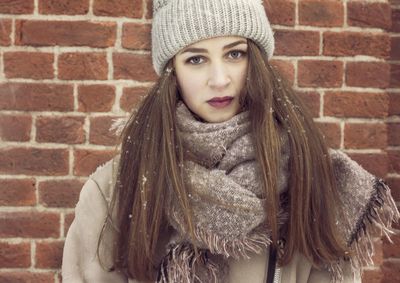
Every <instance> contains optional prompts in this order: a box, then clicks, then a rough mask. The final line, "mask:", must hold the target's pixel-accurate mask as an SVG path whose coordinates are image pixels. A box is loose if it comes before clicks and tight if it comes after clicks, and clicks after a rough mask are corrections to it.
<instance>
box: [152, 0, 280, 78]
mask: <svg viewBox="0 0 400 283" xmlns="http://www.w3.org/2000/svg"><path fill="white" fill-rule="evenodd" d="M217 36H242V37H245V38H249V39H252V40H254V41H255V42H256V43H257V44H258V45H259V46H260V47H261V48H263V49H264V50H265V51H266V53H267V55H268V58H271V57H272V55H273V53H274V36H273V31H272V29H271V26H270V23H269V21H268V18H267V16H266V13H265V9H264V6H263V5H262V1H261V0H154V1H153V23H152V59H153V67H154V69H155V71H156V73H157V74H158V75H160V74H161V73H162V71H163V69H164V67H165V65H166V64H167V62H168V60H169V59H171V58H173V57H174V56H175V54H176V53H178V52H179V50H181V49H182V48H184V47H186V46H188V45H190V44H193V43H195V42H197V41H200V40H203V39H207V38H212V37H217Z"/></svg>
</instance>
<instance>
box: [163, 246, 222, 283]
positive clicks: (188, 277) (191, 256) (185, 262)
mask: <svg viewBox="0 0 400 283" xmlns="http://www.w3.org/2000/svg"><path fill="white" fill-rule="evenodd" d="M196 267H200V268H202V269H204V270H205V271H206V273H205V274H206V278H205V280H206V281H203V280H202V278H200V277H199V276H198V275H196ZM217 274H218V266H217V265H216V264H214V263H213V262H212V261H211V260H210V259H209V258H208V255H207V251H206V250H200V251H198V252H197V253H196V251H195V250H194V248H193V246H192V245H191V244H189V243H179V244H175V245H171V247H170V249H169V252H168V254H167V255H166V256H165V257H164V259H163V260H162V262H161V265H160V269H159V274H158V278H157V283H173V282H182V283H183V282H185V283H186V282H187V283H189V282H196V283H203V282H204V283H211V282H215V283H217V282H218V279H217V278H218V277H217ZM203 279H204V278H203ZM210 280H212V281H210Z"/></svg>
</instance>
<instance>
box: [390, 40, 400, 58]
mask: <svg viewBox="0 0 400 283" xmlns="http://www.w3.org/2000/svg"><path fill="white" fill-rule="evenodd" d="M390 59H391V60H400V36H391V37H390Z"/></svg>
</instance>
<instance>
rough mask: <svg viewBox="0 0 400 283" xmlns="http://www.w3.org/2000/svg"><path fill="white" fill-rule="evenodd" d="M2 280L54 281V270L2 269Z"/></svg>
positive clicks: (46, 282)
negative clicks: (35, 271) (36, 271)
mask: <svg viewBox="0 0 400 283" xmlns="http://www.w3.org/2000/svg"><path fill="white" fill-rule="evenodd" d="M0 282H12V283H27V282H29V283H53V282H54V273H53V272H38V273H33V272H28V271H1V272H0Z"/></svg>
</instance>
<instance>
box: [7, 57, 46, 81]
mask: <svg viewBox="0 0 400 283" xmlns="http://www.w3.org/2000/svg"><path fill="white" fill-rule="evenodd" d="M53 62H54V55H53V54H51V53H44V52H7V53H5V54H4V73H5V75H6V77H7V78H31V79H51V78H54V68H53Z"/></svg>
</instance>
